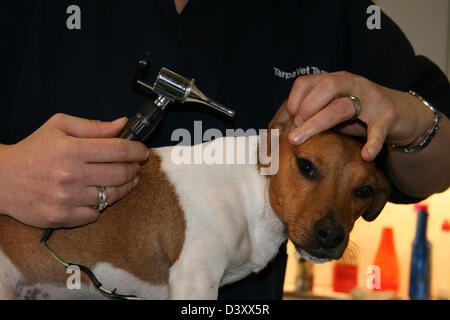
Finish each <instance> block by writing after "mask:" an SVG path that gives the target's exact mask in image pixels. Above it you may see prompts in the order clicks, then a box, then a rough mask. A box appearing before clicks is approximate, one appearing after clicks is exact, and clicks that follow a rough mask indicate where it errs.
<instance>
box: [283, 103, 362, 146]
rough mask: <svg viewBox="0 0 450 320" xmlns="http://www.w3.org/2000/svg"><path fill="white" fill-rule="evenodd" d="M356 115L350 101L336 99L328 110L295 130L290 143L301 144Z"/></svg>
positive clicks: (321, 111) (324, 109) (323, 110)
mask: <svg viewBox="0 0 450 320" xmlns="http://www.w3.org/2000/svg"><path fill="white" fill-rule="evenodd" d="M354 114H355V108H354V107H353V103H352V101H351V100H350V99H348V98H339V99H336V100H334V101H333V102H331V103H330V104H329V105H328V106H327V107H326V108H323V109H322V110H320V111H319V112H318V113H316V114H315V115H314V116H313V117H311V118H309V119H308V120H306V121H305V122H304V123H303V124H302V125H301V126H300V127H297V128H295V129H293V130H292V131H291V132H290V133H289V136H288V137H289V141H290V142H291V143H292V144H297V145H298V144H301V143H303V142H305V141H306V140H308V139H309V138H311V137H312V136H314V135H316V134H319V133H321V132H323V131H326V130H328V129H331V128H333V127H334V126H336V125H337V124H339V123H342V122H344V121H347V120H349V119H350V118H352V117H353V116H354Z"/></svg>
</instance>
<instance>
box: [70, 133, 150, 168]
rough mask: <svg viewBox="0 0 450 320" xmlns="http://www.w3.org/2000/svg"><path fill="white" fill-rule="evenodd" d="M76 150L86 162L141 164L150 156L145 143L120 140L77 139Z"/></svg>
mask: <svg viewBox="0 0 450 320" xmlns="http://www.w3.org/2000/svg"><path fill="white" fill-rule="evenodd" d="M76 149H77V150H76V151H77V152H78V156H79V157H81V159H84V160H85V161H86V162H141V161H145V160H147V158H148V156H149V150H148V148H147V147H146V146H145V145H144V144H143V143H141V142H138V141H130V140H125V139H119V138H108V139H101V138H91V139H77V141H76Z"/></svg>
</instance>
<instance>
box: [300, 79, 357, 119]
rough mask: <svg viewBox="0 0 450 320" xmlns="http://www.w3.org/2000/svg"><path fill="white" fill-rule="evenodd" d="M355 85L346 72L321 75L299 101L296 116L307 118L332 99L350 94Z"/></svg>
mask: <svg viewBox="0 0 450 320" xmlns="http://www.w3.org/2000/svg"><path fill="white" fill-rule="evenodd" d="M355 87H356V86H355V84H354V81H353V77H352V76H350V75H349V74H347V73H343V72H337V73H333V74H329V75H327V76H326V77H323V78H322V79H320V81H319V82H318V83H317V85H316V86H315V87H314V88H313V89H312V90H311V91H310V92H309V93H308V95H307V96H306V97H305V98H304V99H303V101H302V102H301V104H300V107H299V108H298V110H297V114H296V118H301V119H303V121H305V120H307V119H309V118H310V117H312V116H313V115H314V114H316V113H317V112H319V111H320V110H322V109H323V108H325V107H326V106H327V105H328V104H330V103H331V102H332V101H333V100H335V99H338V98H340V97H345V96H348V95H350V94H352V93H351V92H352V90H355Z"/></svg>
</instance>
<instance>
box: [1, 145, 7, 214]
mask: <svg viewBox="0 0 450 320" xmlns="http://www.w3.org/2000/svg"><path fill="white" fill-rule="evenodd" d="M7 148H8V146H7V145H4V144H1V143H0V214H7V212H6V211H7V210H6V208H5V201H6V199H5V197H7V196H8V190H7V188H8V186H6V185H5V177H4V170H5V161H4V160H5V157H7V155H6V151H7Z"/></svg>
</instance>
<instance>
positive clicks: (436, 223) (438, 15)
mask: <svg viewBox="0 0 450 320" xmlns="http://www.w3.org/2000/svg"><path fill="white" fill-rule="evenodd" d="M375 2H376V3H377V4H378V5H380V7H381V8H382V10H383V11H384V12H385V13H387V14H388V15H389V16H390V17H391V18H392V19H393V20H394V21H395V22H396V23H397V24H398V25H399V26H400V28H401V29H402V30H403V32H404V33H405V34H406V36H407V37H408V39H409V40H410V41H411V43H412V45H413V47H414V49H415V50H416V53H417V54H422V55H425V56H427V57H428V58H430V59H431V60H432V61H434V62H435V63H436V64H437V65H439V67H440V68H441V69H442V70H443V71H444V72H445V73H446V74H447V75H450V1H449V0H429V1H424V0H378V1H375ZM449 165H450V164H449ZM425 202H426V203H428V204H429V211H430V216H429V221H428V234H427V235H428V239H429V240H430V241H431V243H432V246H433V249H432V266H433V269H432V292H433V296H434V297H436V296H437V295H438V294H439V291H440V294H441V295H445V294H446V292H447V293H448V290H449V289H450V234H449V233H448V232H447V233H443V232H442V231H441V226H442V223H443V221H444V219H449V220H450V189H449V190H447V191H446V192H444V193H442V194H438V195H434V196H432V197H430V198H429V199H427V200H426V201H425ZM384 226H391V227H393V228H394V241H395V246H396V253H397V257H398V261H399V266H400V283H399V285H400V288H399V296H400V297H401V298H405V299H406V298H408V288H409V284H408V283H409V266H410V259H411V245H412V241H413V238H414V234H415V227H416V214H415V212H414V208H413V206H412V205H393V204H388V205H387V206H386V207H385V209H384V210H383V212H382V213H381V214H380V216H379V218H378V219H376V220H375V221H374V222H371V223H368V222H365V221H364V220H362V219H360V220H358V221H357V223H356V224H355V228H354V230H353V231H352V233H351V237H350V239H351V241H352V243H353V244H352V250H351V252H350V254H346V255H345V256H344V258H345V261H350V262H353V263H355V264H357V265H358V287H361V288H365V287H366V281H367V278H368V274H367V273H366V270H367V267H368V266H369V265H372V264H373V261H374V259H375V254H376V250H377V248H378V244H379V241H380V236H381V230H382V228H383V227H384ZM445 237H447V238H445ZM288 254H289V259H288V267H287V274H286V280H285V289H286V290H287V291H290V290H293V289H295V279H296V276H297V271H298V268H297V266H298V264H297V261H296V258H295V249H294V248H293V246H291V245H289V246H288ZM333 266H334V262H330V263H325V264H320V265H314V267H313V269H314V289H313V292H314V293H316V294H319V295H330V294H331V295H334V293H332V279H333ZM337 296H339V295H337Z"/></svg>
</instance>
